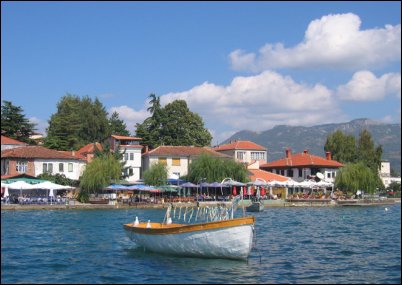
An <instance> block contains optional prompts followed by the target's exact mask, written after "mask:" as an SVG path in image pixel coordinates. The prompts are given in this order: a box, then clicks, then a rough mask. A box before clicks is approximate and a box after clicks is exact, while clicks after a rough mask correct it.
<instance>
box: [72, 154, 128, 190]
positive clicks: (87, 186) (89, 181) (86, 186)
mask: <svg viewBox="0 0 402 285" xmlns="http://www.w3.org/2000/svg"><path fill="white" fill-rule="evenodd" d="M121 172H122V165H121V163H120V161H118V160H117V159H116V158H115V157H114V156H113V154H108V155H103V156H99V157H95V158H94V159H93V160H92V161H91V162H90V163H89V164H88V165H87V167H86V169H85V171H84V173H83V175H82V177H81V181H80V187H81V191H83V192H84V193H97V192H98V191H100V190H101V189H102V188H104V187H106V186H108V185H109V184H110V183H111V182H113V181H116V180H118V179H119V178H120V176H121Z"/></svg>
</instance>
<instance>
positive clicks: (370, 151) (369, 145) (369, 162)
mask: <svg viewBox="0 0 402 285" xmlns="http://www.w3.org/2000/svg"><path fill="white" fill-rule="evenodd" d="M324 149H325V150H326V151H331V153H332V157H333V158H334V159H335V160H337V161H339V162H342V163H358V162H361V163H363V164H364V165H365V166H367V167H368V168H370V169H371V171H372V172H373V173H376V174H377V173H378V170H379V168H380V166H381V156H382V147H381V145H380V146H378V147H375V146H374V142H373V139H372V137H371V134H370V132H369V131H368V130H366V129H363V130H362V131H361V132H360V134H359V139H358V141H357V142H356V141H355V138H354V137H353V136H352V135H345V134H343V133H342V131H339V130H338V131H336V132H334V133H333V134H331V135H329V136H328V138H327V142H326V143H325V147H324ZM376 181H377V182H376V184H377V187H379V188H381V187H382V188H383V187H384V186H383V185H382V182H381V180H380V179H379V178H378V175H377V179H376Z"/></svg>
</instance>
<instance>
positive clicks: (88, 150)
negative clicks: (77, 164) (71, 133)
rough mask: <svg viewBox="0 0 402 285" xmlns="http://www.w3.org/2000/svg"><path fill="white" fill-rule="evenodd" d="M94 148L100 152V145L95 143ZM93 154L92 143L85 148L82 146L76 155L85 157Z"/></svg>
mask: <svg viewBox="0 0 402 285" xmlns="http://www.w3.org/2000/svg"><path fill="white" fill-rule="evenodd" d="M95 144H96V147H97V148H98V149H99V150H102V145H101V144H100V143H98V142H97V143H95ZM94 152H95V146H94V144H93V143H89V144H87V145H86V146H83V147H82V148H80V149H79V150H77V154H78V155H85V154H87V153H94Z"/></svg>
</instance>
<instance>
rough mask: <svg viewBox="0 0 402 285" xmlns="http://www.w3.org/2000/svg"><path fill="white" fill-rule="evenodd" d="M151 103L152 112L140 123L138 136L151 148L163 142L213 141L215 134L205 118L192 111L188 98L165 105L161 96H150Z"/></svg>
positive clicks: (172, 143) (183, 143)
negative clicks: (205, 124)
mask: <svg viewBox="0 0 402 285" xmlns="http://www.w3.org/2000/svg"><path fill="white" fill-rule="evenodd" d="M149 98H150V99H151V100H150V104H151V106H150V107H149V108H148V111H150V112H151V114H152V116H151V117H148V118H147V119H145V120H144V122H143V123H142V124H136V136H138V137H141V138H142V139H143V140H142V142H143V144H146V145H148V146H149V147H150V148H155V147H158V146H160V145H194V146H206V145H210V144H211V140H212V136H211V134H210V133H209V131H208V130H207V129H205V128H204V122H203V120H202V118H201V117H200V116H199V115H198V114H196V113H192V112H191V111H190V110H189V109H188V107H187V103H186V101H184V100H175V101H173V102H171V103H169V104H167V105H166V106H165V107H164V108H161V106H160V101H159V97H156V96H155V94H151V95H150V96H149Z"/></svg>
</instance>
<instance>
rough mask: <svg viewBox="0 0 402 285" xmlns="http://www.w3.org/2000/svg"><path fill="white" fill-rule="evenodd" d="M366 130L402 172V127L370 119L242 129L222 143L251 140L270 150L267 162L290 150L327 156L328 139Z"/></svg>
mask: <svg viewBox="0 0 402 285" xmlns="http://www.w3.org/2000/svg"><path fill="white" fill-rule="evenodd" d="M363 129H367V130H368V131H369V132H370V133H371V136H372V138H373V141H374V143H375V146H376V147H377V146H378V145H382V148H383V156H382V158H383V160H388V161H389V162H390V163H391V168H392V169H393V170H395V171H396V172H397V173H399V174H400V173H401V124H387V123H382V122H378V121H374V120H371V119H355V120H352V121H350V122H347V123H334V124H325V125H317V126H312V127H302V126H287V125H278V126H275V127H274V128H272V129H270V130H266V131H262V132H254V131H249V130H243V131H239V132H237V133H235V134H234V135H232V136H231V137H230V138H228V139H227V140H225V141H223V142H222V144H224V143H228V142H230V141H234V140H249V141H253V142H255V143H257V144H259V145H261V146H264V147H266V148H267V151H268V161H269V162H271V161H274V160H277V159H280V158H283V157H284V156H285V149H286V148H288V147H290V148H291V149H292V152H293V153H296V152H302V151H303V150H305V149H308V150H309V152H310V153H312V154H315V155H318V156H321V157H325V151H324V145H325V142H326V140H327V137H328V136H329V135H330V134H331V133H333V132H335V131H336V130H341V131H342V132H344V133H346V134H352V135H354V136H355V137H356V139H358V137H359V133H360V132H361V131H362V130H363Z"/></svg>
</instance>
